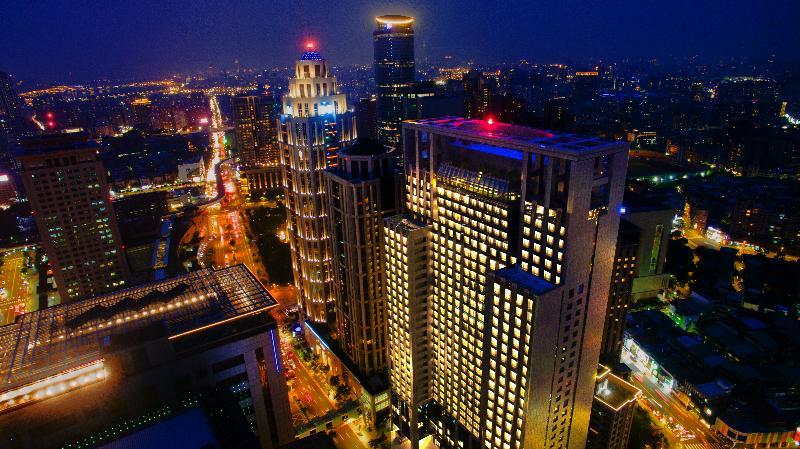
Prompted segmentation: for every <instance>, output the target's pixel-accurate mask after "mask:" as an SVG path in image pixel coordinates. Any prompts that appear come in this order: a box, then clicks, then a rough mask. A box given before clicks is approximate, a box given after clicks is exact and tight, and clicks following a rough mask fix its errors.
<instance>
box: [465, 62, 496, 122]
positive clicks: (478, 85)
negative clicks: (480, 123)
mask: <svg viewBox="0 0 800 449" xmlns="http://www.w3.org/2000/svg"><path fill="white" fill-rule="evenodd" d="M463 83H464V114H466V116H467V117H468V118H484V117H485V116H486V113H487V112H489V99H490V98H491V96H492V94H493V93H495V92H497V82H496V81H495V79H494V78H489V77H485V76H483V74H482V73H481V72H479V71H477V70H470V71H469V72H468V73H465V74H464V77H463Z"/></svg>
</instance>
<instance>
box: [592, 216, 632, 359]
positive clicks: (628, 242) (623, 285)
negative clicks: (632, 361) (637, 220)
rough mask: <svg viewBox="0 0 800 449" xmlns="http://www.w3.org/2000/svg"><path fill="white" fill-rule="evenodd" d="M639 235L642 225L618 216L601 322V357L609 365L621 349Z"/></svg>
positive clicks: (616, 357)
mask: <svg viewBox="0 0 800 449" xmlns="http://www.w3.org/2000/svg"><path fill="white" fill-rule="evenodd" d="M640 235H641V229H639V228H638V227H636V226H635V225H633V224H631V223H630V222H628V221H625V219H622V220H620V222H619V234H618V235H617V248H616V250H615V251H614V271H612V273H611V287H610V289H609V291H608V307H607V309H606V318H605V325H604V326H603V346H602V348H601V349H600V361H601V362H602V363H606V364H608V365H609V366H614V365H615V364H616V363H618V362H619V357H620V354H621V353H622V337H623V334H624V332H625V317H627V315H628V308H629V307H630V303H631V290H632V288H633V279H634V278H635V277H636V266H637V255H638V252H639V237H640Z"/></svg>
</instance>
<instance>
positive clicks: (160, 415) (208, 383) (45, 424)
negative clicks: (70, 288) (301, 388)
mask: <svg viewBox="0 0 800 449" xmlns="http://www.w3.org/2000/svg"><path fill="white" fill-rule="evenodd" d="M276 304H277V303H276V301H275V300H274V299H273V298H272V297H271V296H270V295H269V293H268V292H267V291H266V290H265V289H264V287H263V286H262V285H261V284H260V283H259V282H258V281H257V280H256V279H255V277H254V276H253V275H252V273H250V272H249V271H248V270H247V268H245V267H244V265H236V266H232V267H229V268H224V269H220V270H211V269H203V270H199V271H195V272H192V273H189V274H186V275H182V276H179V277H174V278H170V279H166V280H163V281H158V282H151V283H148V284H144V285H140V286H137V287H132V288H128V289H125V290H119V291H116V292H113V293H110V294H106V295H102V296H97V297H94V298H90V299H87V300H82V301H76V302H73V303H70V304H65V305H62V306H56V307H50V308H47V309H42V310H40V311H35V312H31V313H28V314H25V315H24V316H23V318H21V319H20V320H18V321H17V322H15V323H13V324H11V325H8V326H3V328H2V329H1V330H0V341H2V342H3V343H4V345H3V349H2V351H3V352H1V353H0V354H1V355H3V357H2V364H0V375H2V377H0V379H2V380H0V441H1V442H2V443H0V444H2V446H3V447H9V448H14V449H17V448H49V447H97V446H100V445H102V444H104V443H108V442H109V441H113V440H114V439H116V438H117V437H119V436H124V435H125V434H128V433H129V432H132V431H136V430H137V429H143V428H146V427H147V426H150V425H153V424H155V423H157V422H159V421H161V420H162V419H167V418H169V417H170V416H171V415H172V414H174V413H175V412H176V411H177V410H180V409H184V408H187V407H192V404H193V403H196V402H198V401H200V400H203V399H204V398H206V399H208V398H209V396H211V397H213V399H214V401H215V402H216V403H215V404H214V405H213V408H214V410H215V412H214V415H216V416H217V419H221V421H222V422H219V425H220V426H222V427H223V428H224V429H225V431H223V432H221V434H222V435H223V436H224V435H226V434H228V435H230V433H232V432H233V429H231V428H232V427H235V425H236V424H238V423H241V424H242V425H241V427H243V430H244V432H243V433H245V434H246V433H250V434H251V435H250V438H253V437H255V439H257V441H258V442H259V443H260V444H259V446H260V447H261V448H263V449H277V448H279V447H283V445H285V444H287V443H289V442H291V441H292V440H293V439H294V428H293V426H292V423H291V413H290V410H289V397H288V391H287V386H286V379H285V375H284V372H283V370H284V366H283V362H282V360H281V352H280V343H279V336H278V329H277V324H276V322H275V320H274V319H273V318H271V317H270V315H269V312H268V311H269V308H271V307H273V306H275V305H276ZM33 334H35V335H39V336H40V337H41V338H42V339H41V340H40V344H38V345H36V346H35V347H29V345H28V336H29V335H33ZM217 401H218V402H217ZM226 415H227V416H226ZM56 423H57V424H56ZM196 430H197V431H198V432H199V431H201V430H202V429H199V428H198V429H196ZM182 436H185V435H176V436H174V437H176V438H177V437H182ZM170 438H172V437H171V436H170V435H169V434H168V433H162V434H161V436H160V439H161V441H160V443H161V444H163V443H165V441H164V440H169V439H170ZM244 441H247V440H243V439H241V438H239V440H238V441H236V440H234V441H230V445H225V444H223V445H221V447H241V446H240V445H241V444H243V442H244ZM103 447H105V446H103ZM115 447H116V446H115ZM180 447H184V446H180ZM204 447H205V446H204ZM213 447H220V446H213ZM246 447H252V446H250V445H247V446H246Z"/></svg>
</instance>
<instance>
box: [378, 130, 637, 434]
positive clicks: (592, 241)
mask: <svg viewBox="0 0 800 449" xmlns="http://www.w3.org/2000/svg"><path fill="white" fill-rule="evenodd" d="M403 138H404V143H403V148H404V153H405V154H404V164H405V173H406V191H407V198H406V210H407V211H408V212H409V213H410V214H411V215H412V217H413V219H414V220H416V221H419V222H420V223H422V224H424V225H426V226H430V233H431V243H430V250H429V252H428V254H427V259H425V260H424V262H419V261H415V263H422V264H424V265H428V266H430V267H431V276H430V279H429V282H430V284H431V285H430V289H431V290H430V291H431V294H430V298H429V301H428V305H427V318H425V317H423V316H420V315H415V316H413V317H412V321H415V322H416V320H422V319H426V320H427V322H428V323H429V328H428V332H427V336H428V348H427V354H428V355H429V360H428V363H429V367H430V369H429V373H430V375H429V378H428V380H426V381H427V382H428V385H427V387H428V388H429V392H430V396H429V397H428V398H427V399H426V400H422V399H421V398H417V399H416V400H415V401H412V402H411V403H410V404H411V405H412V406H413V405H415V404H416V403H417V401H419V402H425V403H424V404H423V407H419V408H418V410H416V413H422V414H424V415H425V416H424V421H425V423H424V425H423V426H422V427H423V428H426V429H427V431H429V432H430V433H432V434H433V436H434V439H435V440H436V441H437V443H438V444H439V445H440V446H441V447H473V448H523V447H545V448H550V447H554V448H555V447H558V448H574V449H578V448H581V449H582V448H583V447H584V445H585V444H586V437H587V431H588V422H589V412H590V408H591V402H592V396H593V391H594V377H595V370H596V367H597V361H598V358H599V353H600V344H601V334H602V322H603V316H604V314H605V309H606V303H607V295H608V288H609V284H610V274H611V271H612V262H613V256H614V243H615V241H616V235H617V226H618V223H619V207H620V203H621V200H622V190H623V186H624V181H625V171H626V167H627V146H626V144H625V143H622V142H614V141H603V140H598V139H593V138H588V137H580V136H574V135H557V134H553V133H550V132H546V131H541V130H536V129H531V128H525V127H519V126H513V125H508V124H502V123H497V122H493V121H490V120H486V121H484V120H467V119H461V118H446V119H430V120H418V121H408V122H406V123H405V124H404V129H403ZM391 238H395V239H396V238H397V237H394V236H393V235H391V234H390V235H389V236H387V241H390V240H391ZM400 240H401V241H402V238H401V239H400ZM406 241H408V240H406ZM387 252H388V251H387ZM392 260H394V261H395V262H394V263H391V261H392ZM409 260H410V258H408V257H407V258H405V259H403V260H402V261H397V259H391V260H390V259H389V258H388V256H387V261H388V262H387V279H389V282H390V288H389V289H390V291H391V290H392V287H391V282H392V280H393V279H403V281H404V280H405V279H404V277H403V276H406V277H407V276H409V274H408V272H409V267H408V264H409V263H410V262H409ZM404 286H405V282H404ZM413 294H414V295H417V294H418V292H414V293H413ZM393 295H410V293H406V290H405V289H403V290H400V291H398V292H395V293H393V294H391V295H390V300H389V304H390V308H389V314H390V315H389V323H390V326H394V325H395V323H398V326H399V325H400V323H403V322H404V321H406V320H404V318H403V316H402V315H403V314H405V313H408V311H407V310H403V309H397V308H392V307H391V304H397V303H401V304H407V303H412V302H413V301H412V300H411V299H410V298H406V299H403V298H401V299H396V298H394V297H393ZM398 314H400V315H401V316H397V315H398ZM410 332H411V330H410V328H409V330H406V329H405V328H398V329H394V330H390V335H394V334H395V333H396V334H397V335H399V336H400V338H397V339H395V337H392V338H390V347H389V352H390V354H392V353H394V352H395V351H398V349H397V348H395V347H394V346H393V344H394V342H395V341H398V342H401V341H409V340H410V336H409V334H410ZM403 335H405V337H403ZM418 353H419V352H418ZM423 353H425V351H423ZM407 363H408V362H407V361H403V359H402V358H401V359H397V360H396V361H393V364H392V367H391V375H392V377H393V378H395V377H396V376H401V373H404V372H409V371H411V366H409V365H408V364H407ZM423 379H424V378H422V379H418V378H412V381H411V382H412V386H411V388H410V389H407V390H408V391H415V388H416V387H417V385H416V383H417V382H421V381H422V380H423ZM395 395H396V396H401V393H400V392H395ZM426 401H427V402H426ZM395 413H397V414H399V413H400V410H399V408H396V409H395ZM398 420H399V418H398ZM417 444H418V442H417V441H412V446H416V445H417Z"/></svg>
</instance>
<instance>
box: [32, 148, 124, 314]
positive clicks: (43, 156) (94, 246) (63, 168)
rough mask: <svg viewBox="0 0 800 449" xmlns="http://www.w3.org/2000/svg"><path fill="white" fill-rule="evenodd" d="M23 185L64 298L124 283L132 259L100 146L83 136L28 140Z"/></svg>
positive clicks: (87, 293)
mask: <svg viewBox="0 0 800 449" xmlns="http://www.w3.org/2000/svg"><path fill="white" fill-rule="evenodd" d="M24 146H25V148H24V151H23V152H22V153H21V154H20V155H19V157H18V158H19V162H20V164H21V167H22V168H21V175H22V183H23V185H24V186H25V191H26V194H27V196H28V200H29V201H30V203H31V209H32V211H33V213H34V218H35V220H36V226H37V228H38V229H39V235H40V236H41V239H42V245H43V246H44V249H45V251H46V252H47V257H48V258H49V259H50V264H51V266H52V267H53V271H54V277H55V279H56V283H57V284H58V290H59V293H60V294H61V301H62V302H67V301H72V300H74V299H76V298H81V297H88V296H94V295H97V294H99V293H103V292H107V291H110V290H115V289H118V288H120V287H121V286H123V285H125V282H126V278H127V276H128V263H127V261H126V259H125V251H124V249H123V247H122V240H121V238H120V233H119V228H118V227H117V220H116V217H115V216H114V209H113V207H112V205H111V195H110V193H109V192H110V190H109V186H108V182H107V181H106V172H105V169H104V168H103V164H102V163H101V162H100V160H99V158H98V156H97V148H96V147H95V146H92V145H91V144H90V143H89V142H87V141H86V140H85V138H84V137H83V136H80V135H50V136H43V137H40V138H37V139H31V140H29V141H27V142H25V143H24Z"/></svg>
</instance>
